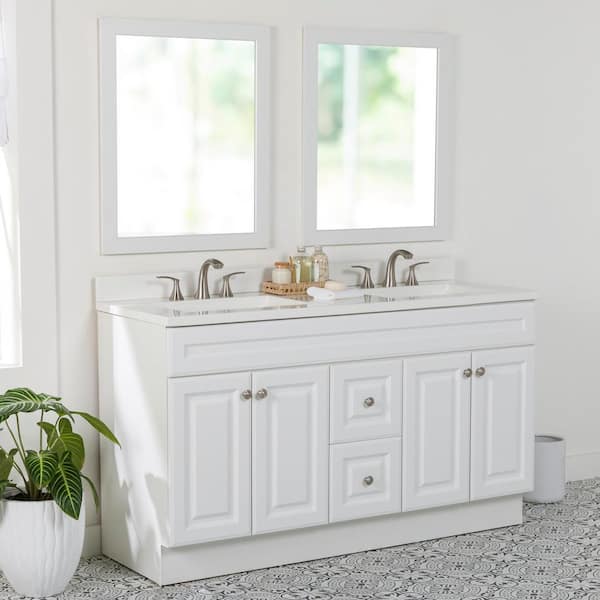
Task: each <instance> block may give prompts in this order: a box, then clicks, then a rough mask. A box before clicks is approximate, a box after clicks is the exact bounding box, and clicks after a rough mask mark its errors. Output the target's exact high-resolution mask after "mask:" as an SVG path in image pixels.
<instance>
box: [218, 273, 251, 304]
mask: <svg viewBox="0 0 600 600" xmlns="http://www.w3.org/2000/svg"><path fill="white" fill-rule="evenodd" d="M245 274H246V271H235V272H233V273H227V275H224V276H223V298H233V291H232V290H231V281H230V280H231V278H232V277H233V276H234V275H245Z"/></svg>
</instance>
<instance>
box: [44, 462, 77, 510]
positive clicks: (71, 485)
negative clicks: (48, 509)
mask: <svg viewBox="0 0 600 600" xmlns="http://www.w3.org/2000/svg"><path fill="white" fill-rule="evenodd" d="M49 490H50V493H51V494H52V497H53V498H54V501H55V502H56V504H58V506H59V507H60V508H61V509H62V511H63V512H64V513H65V514H67V515H69V516H70V517H73V518H74V519H79V513H80V512H81V503H82V501H83V484H82V481H81V474H80V473H79V471H78V469H77V468H76V467H75V466H74V465H73V463H72V462H71V457H70V455H69V453H68V452H65V454H64V455H63V457H62V458H61V460H60V462H59V463H58V466H57V467H56V472H55V473H54V477H53V478H52V480H51V481H50V485H49Z"/></svg>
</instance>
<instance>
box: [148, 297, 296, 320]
mask: <svg viewBox="0 0 600 600" xmlns="http://www.w3.org/2000/svg"><path fill="white" fill-rule="evenodd" d="M160 306H161V308H168V309H169V310H171V311H173V313H177V314H179V315H186V314H195V313H207V312H222V311H246V310H268V309H278V308H294V307H296V306H306V303H305V302H301V301H300V300H293V299H291V298H283V297H281V296H269V295H267V294H262V295H258V296H257V295H248V296H235V297H233V298H209V299H207V300H183V301H181V302H166V303H161V305H160Z"/></svg>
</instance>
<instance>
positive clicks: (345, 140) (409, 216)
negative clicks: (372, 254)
mask: <svg viewBox="0 0 600 600" xmlns="http://www.w3.org/2000/svg"><path fill="white" fill-rule="evenodd" d="M318 60H319V74H318V78H319V91H318V94H319V97H318V111H319V112H318V167H317V168H318V179H317V182H318V187H317V198H318V207H317V229H372V228H382V227H422V226H427V225H429V226H431V225H433V224H434V221H435V185H434V184H435V137H436V97H437V49H435V48H394V47H386V46H359V45H350V44H346V45H344V44H319V55H318Z"/></svg>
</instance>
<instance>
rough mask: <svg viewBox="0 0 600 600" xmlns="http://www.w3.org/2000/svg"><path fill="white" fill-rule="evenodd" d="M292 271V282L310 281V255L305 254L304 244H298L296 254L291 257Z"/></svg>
mask: <svg viewBox="0 0 600 600" xmlns="http://www.w3.org/2000/svg"><path fill="white" fill-rule="evenodd" d="M292 265H293V272H292V282H293V283H308V282H310V281H312V280H313V279H312V271H313V269H312V265H313V260H312V256H308V255H307V254H306V248H305V247H304V246H298V254H296V256H294V257H293V258H292Z"/></svg>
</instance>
